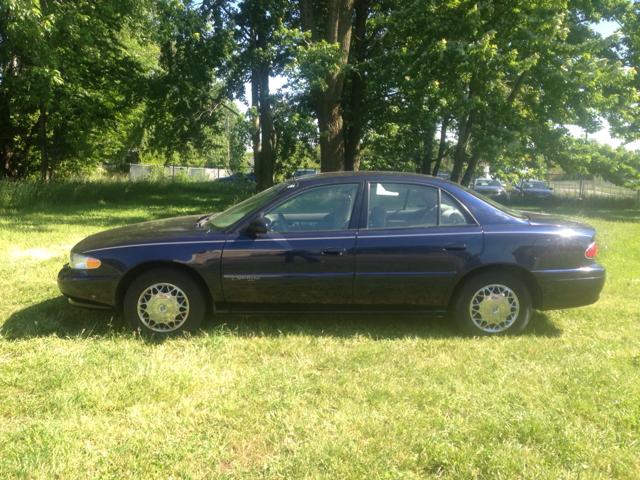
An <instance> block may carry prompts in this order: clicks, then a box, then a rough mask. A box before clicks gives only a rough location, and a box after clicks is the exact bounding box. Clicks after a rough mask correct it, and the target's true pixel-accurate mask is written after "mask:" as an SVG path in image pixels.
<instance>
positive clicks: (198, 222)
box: [196, 212, 220, 228]
mask: <svg viewBox="0 0 640 480" xmlns="http://www.w3.org/2000/svg"><path fill="white" fill-rule="evenodd" d="M216 215H220V212H218V213H207V214H206V215H203V216H201V217H200V218H198V220H196V226H197V227H200V228H202V227H203V226H204V224H205V223H207V222H208V221H209V220H211V219H212V218H213V217H215V216H216Z"/></svg>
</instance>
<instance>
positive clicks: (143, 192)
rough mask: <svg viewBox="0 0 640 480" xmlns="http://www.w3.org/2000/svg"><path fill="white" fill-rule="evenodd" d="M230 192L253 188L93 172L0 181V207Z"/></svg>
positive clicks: (241, 191) (72, 203)
mask: <svg viewBox="0 0 640 480" xmlns="http://www.w3.org/2000/svg"><path fill="white" fill-rule="evenodd" d="M187 183H188V191H189V192H193V193H198V194H207V193H211V194H233V193H237V194H238V195H239V196H241V197H244V196H246V195H247V194H249V193H250V192H251V191H252V189H253V188H254V187H252V186H251V185H249V184H238V183H227V182H212V181H191V180H186V179H179V178H178V179H170V178H154V179H149V180H130V179H129V177H128V176H125V175H109V176H104V175H96V176H90V177H73V178H64V179H54V180H49V181H43V180H18V181H15V180H0V209H1V210H7V209H21V208H25V207H38V206H42V207H50V206H57V205H75V204H78V203H86V202H91V203H116V202H122V201H126V200H128V199H129V200H131V199H136V198H141V197H145V196H152V195H157V194H160V193H161V194H162V195H164V196H168V197H170V196H171V194H178V193H183V192H184V191H185V187H186V185H185V184H187Z"/></svg>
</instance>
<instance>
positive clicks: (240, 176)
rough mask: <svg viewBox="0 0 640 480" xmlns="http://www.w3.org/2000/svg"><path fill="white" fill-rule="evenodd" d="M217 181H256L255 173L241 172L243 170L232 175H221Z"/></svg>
mask: <svg viewBox="0 0 640 480" xmlns="http://www.w3.org/2000/svg"><path fill="white" fill-rule="evenodd" d="M218 181H219V182H246V181H249V182H255V181H256V175H255V173H253V172H251V173H243V172H236V173H234V174H232V175H229V176H228V177H222V178H219V179H218Z"/></svg>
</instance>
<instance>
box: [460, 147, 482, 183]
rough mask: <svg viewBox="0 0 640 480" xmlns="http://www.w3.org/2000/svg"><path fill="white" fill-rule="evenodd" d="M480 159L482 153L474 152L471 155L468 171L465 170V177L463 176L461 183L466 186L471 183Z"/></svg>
mask: <svg viewBox="0 0 640 480" xmlns="http://www.w3.org/2000/svg"><path fill="white" fill-rule="evenodd" d="M478 160H480V154H478V153H474V154H473V155H471V158H470V159H469V164H468V165H467V171H466V172H464V177H462V181H461V182H460V185H464V186H465V187H468V186H469V183H471V179H472V178H473V174H474V173H475V171H476V167H477V166H478Z"/></svg>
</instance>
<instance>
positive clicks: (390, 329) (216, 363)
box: [0, 181, 640, 479]
mask: <svg viewBox="0 0 640 480" xmlns="http://www.w3.org/2000/svg"><path fill="white" fill-rule="evenodd" d="M94 183H95V185H92V184H91V182H89V183H87V182H84V183H83V182H77V184H75V185H72V186H71V187H69V186H65V185H64V184H61V185H58V186H53V187H47V188H49V190H47V189H46V188H45V189H43V190H42V191H40V192H38V193H37V194H32V193H30V192H31V190H30V187H29V185H26V184H25V185H23V186H22V187H21V188H23V189H24V191H20V192H17V190H15V189H12V188H13V187H11V188H9V187H7V186H6V185H5V186H4V187H3V186H2V185H0V200H2V201H3V202H4V203H3V204H4V208H3V209H2V210H0V246H1V248H0V304H1V305H2V306H3V309H2V313H0V478H80V477H88V478H122V477H131V478H145V479H146V478H247V479H249V478H251V479H252V478H303V477H304V478H331V479H333V478H372V479H377V478H460V479H469V478H491V479H493V478H505V479H515V478H522V479H530V478H548V479H560V478H629V479H634V478H640V211H639V210H637V209H627V210H624V209H597V208H591V209H590V210H589V211H584V210H582V207H580V206H578V204H576V205H574V206H564V207H553V210H554V211H555V212H557V213H564V214H567V215H571V216H573V217H576V218H581V219H584V220H586V221H588V222H589V223H591V224H592V225H594V226H595V227H596V228H597V229H598V247H599V252H600V253H599V257H598V260H599V261H600V262H601V263H602V264H603V265H605V266H606V267H607V272H608V280H607V284H606V286H605V290H604V292H603V295H602V298H601V300H600V301H599V302H598V303H597V304H595V305H593V306H590V307H585V308H580V309H574V310H563V311H556V312H544V313H543V312H535V313H534V315H533V318H532V321H531V323H530V326H529V327H528V329H527V331H526V333H525V335H523V336H521V337H518V338H493V339H481V338H464V337H461V336H459V335H458V334H457V332H456V331H455V330H454V329H453V328H451V326H450V325H449V321H448V320H447V319H439V320H426V319H423V318H421V317H419V316H415V315H407V316H393V317H389V316H326V315H302V316H297V315H291V316H249V317H244V316H219V317H215V318H212V319H208V320H207V321H205V323H204V324H203V330H202V332H200V333H198V334H197V335H194V336H193V337H191V338H179V339H172V340H168V341H165V342H154V341H148V340H145V339H143V338H140V337H138V336H136V335H134V334H133V333H132V332H131V331H129V330H128V329H127V328H126V327H125V325H124V321H123V319H122V318H121V316H119V315H116V314H113V313H111V312H100V311H97V312H94V311H87V310H81V309H76V308H74V307H72V306H70V305H69V304H68V303H67V302H66V300H65V299H64V298H62V297H61V296H60V294H59V292H58V289H57V286H56V284H55V278H56V274H57V271H58V270H59V268H60V267H61V266H62V265H63V264H64V263H65V262H66V261H67V258H68V251H69V249H70V247H71V246H73V244H74V243H76V242H77V241H79V240H80V239H82V238H83V237H85V236H87V235H89V234H92V233H95V232H98V231H100V230H104V229H107V228H112V227H115V226H119V225H125V224H128V223H133V222H138V221H142V220H147V219H153V218H160V217H168V216H174V215H185V214H195V213H206V212H209V211H215V210H219V209H222V208H225V207H226V206H228V205H230V204H231V203H233V202H234V201H235V200H236V199H237V198H242V197H243V196H245V195H247V194H248V193H247V192H246V191H242V190H237V189H233V188H222V189H219V188H217V187H214V186H211V184H193V183H186V184H178V183H175V184H174V183H171V182H169V183H153V182H151V183H140V184H129V183H127V182H119V181H112V182H111V183H110V184H109V185H106V186H105V185H103V184H102V183H100V182H94ZM74 192H75V193H74ZM550 208H551V207H550Z"/></svg>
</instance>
